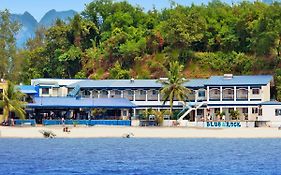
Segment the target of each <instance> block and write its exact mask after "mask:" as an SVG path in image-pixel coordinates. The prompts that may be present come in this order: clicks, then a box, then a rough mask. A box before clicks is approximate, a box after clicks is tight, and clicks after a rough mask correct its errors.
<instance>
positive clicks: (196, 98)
mask: <svg viewBox="0 0 281 175" xmlns="http://www.w3.org/2000/svg"><path fill="white" fill-rule="evenodd" d="M198 92H199V90H195V100H194V101H195V102H197V100H198Z"/></svg>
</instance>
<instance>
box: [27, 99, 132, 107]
mask: <svg viewBox="0 0 281 175" xmlns="http://www.w3.org/2000/svg"><path fill="white" fill-rule="evenodd" d="M34 101H35V102H34V103H29V104H28V105H27V107H30V108H42V107H45V108H47V107H50V108H134V107H136V106H135V104H133V103H132V102H131V101H129V100H128V99H125V98H99V99H92V98H73V97H35V98H34Z"/></svg>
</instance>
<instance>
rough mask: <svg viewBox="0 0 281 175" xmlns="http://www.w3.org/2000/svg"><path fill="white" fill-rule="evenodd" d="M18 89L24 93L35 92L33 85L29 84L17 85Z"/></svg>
mask: <svg viewBox="0 0 281 175" xmlns="http://www.w3.org/2000/svg"><path fill="white" fill-rule="evenodd" d="M18 88H19V90H20V91H21V92H22V93H24V94H36V93H37V91H36V90H35V86H30V85H20V86H18Z"/></svg>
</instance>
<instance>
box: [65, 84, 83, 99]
mask: <svg viewBox="0 0 281 175" xmlns="http://www.w3.org/2000/svg"><path fill="white" fill-rule="evenodd" d="M79 91H80V86H79V85H77V86H75V88H74V89H73V90H72V91H70V92H69V93H68V94H67V96H68V97H76V95H77V94H78V93H79Z"/></svg>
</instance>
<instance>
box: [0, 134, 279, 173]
mask: <svg viewBox="0 0 281 175" xmlns="http://www.w3.org/2000/svg"><path fill="white" fill-rule="evenodd" d="M0 174H1V175H2V174H3V175H10V174H13V175H27V174H28V175H29V174H32V175H62V174H63V175H65V174H70V175H74V174H75V175H86V174H93V175H99V174H100V175H104V174H122V175H123V174H136V175H137V174H145V175H146V174H148V175H149V174H222V175H227V174H231V175H232V174H247V175H251V174H258V175H260V174H281V139H136V138H130V139H121V138H120V139H113V138H111V139H0Z"/></svg>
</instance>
